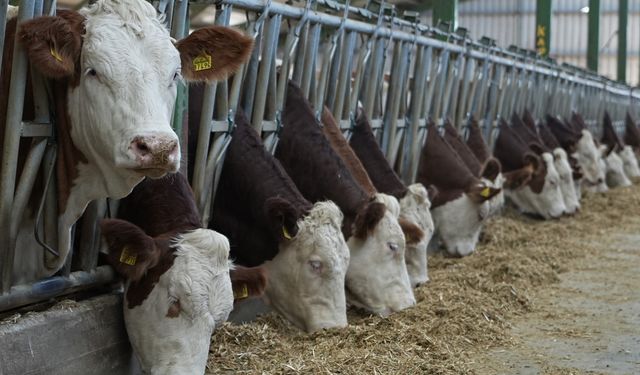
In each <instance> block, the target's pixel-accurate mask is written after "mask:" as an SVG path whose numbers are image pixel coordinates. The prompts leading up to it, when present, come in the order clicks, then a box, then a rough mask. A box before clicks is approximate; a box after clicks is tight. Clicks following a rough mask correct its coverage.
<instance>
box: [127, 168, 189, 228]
mask: <svg viewBox="0 0 640 375" xmlns="http://www.w3.org/2000/svg"><path fill="white" fill-rule="evenodd" d="M118 218H120V219H123V220H127V221H128V222H130V223H133V224H135V225H137V226H138V227H140V229H142V230H143V231H144V232H145V233H146V234H147V235H149V236H151V237H157V236H160V235H163V234H167V233H170V234H176V233H183V232H185V231H188V230H193V229H197V228H200V227H201V221H200V216H199V215H198V209H197V207H196V204H195V199H194V197H193V192H192V191H191V188H190V187H189V183H188V182H187V179H186V178H185V177H184V175H182V174H181V173H174V174H168V175H166V176H164V177H162V178H159V179H151V178H145V179H144V180H143V181H142V182H141V183H139V184H138V185H137V186H136V187H135V188H134V189H133V191H132V192H131V194H129V195H128V196H127V197H125V198H123V199H122V200H121V201H120V206H119V209H118Z"/></svg>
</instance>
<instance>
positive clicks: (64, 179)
mask: <svg viewBox="0 0 640 375" xmlns="http://www.w3.org/2000/svg"><path fill="white" fill-rule="evenodd" d="M16 22H17V21H16V19H15V18H14V19H11V20H10V21H9V22H8V23H7V25H6V32H5V45H4V51H3V58H2V81H1V83H0V85H1V86H0V94H1V95H2V96H1V97H2V98H3V99H2V100H1V101H0V102H1V103H0V116H1V117H0V118H1V119H2V120H1V121H2V124H6V123H5V121H6V118H7V105H8V100H9V86H10V82H11V71H12V66H11V63H12V60H13V47H14V40H15V32H16ZM76 65H78V64H76ZM78 75H79V71H77V72H76V74H75V76H74V77H72V78H69V79H60V80H52V81H51V86H52V98H51V99H52V100H53V110H54V111H53V112H54V116H53V118H52V119H51V120H52V122H53V124H54V126H55V128H54V129H55V130H54V132H55V137H56V141H57V146H58V147H57V149H58V152H57V154H58V155H57V158H56V177H57V182H58V208H59V212H60V213H63V212H65V211H66V207H67V202H68V200H69V194H70V192H71V186H72V184H73V181H74V179H75V178H76V177H78V169H77V166H78V164H79V163H80V162H83V163H86V162H87V158H86V157H85V156H84V155H83V154H82V153H81V152H80V151H79V150H78V149H77V148H76V147H75V145H74V144H73V141H72V140H71V121H70V119H69V111H68V107H67V97H68V92H69V88H70V86H71V85H77V84H78ZM22 117H23V120H24V121H29V120H33V118H34V104H33V91H32V88H31V73H30V72H28V73H27V85H26V93H25V102H24V110H23V116H22ZM4 128H5V126H4V125H3V126H2V129H0V149H1V148H2V145H4ZM21 143H22V144H23V145H26V144H27V143H25V142H24V141H21ZM21 149H22V148H21ZM20 154H21V156H19V161H18V173H20V170H21V167H22V165H23V163H24V158H25V153H24V152H21V153H20Z"/></svg>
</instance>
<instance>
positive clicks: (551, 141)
mask: <svg viewBox="0 0 640 375" xmlns="http://www.w3.org/2000/svg"><path fill="white" fill-rule="evenodd" d="M538 133H539V134H540V138H542V142H544V144H545V145H546V146H547V147H548V148H550V149H552V150H555V149H556V148H559V147H561V145H560V142H558V139H557V138H556V137H555V135H553V133H552V132H551V130H549V127H548V126H547V124H545V123H541V124H540V126H539V127H538Z"/></svg>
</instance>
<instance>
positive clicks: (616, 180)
mask: <svg viewBox="0 0 640 375" xmlns="http://www.w3.org/2000/svg"><path fill="white" fill-rule="evenodd" d="M600 140H601V142H602V143H603V144H604V145H605V146H606V151H605V155H604V156H603V157H604V161H605V163H606V165H607V172H606V179H607V185H609V187H611V188H613V187H618V186H631V180H629V177H639V176H640V170H638V168H637V167H638V160H637V159H635V156H634V155H633V150H632V149H631V147H627V149H626V150H627V151H626V152H624V151H625V146H624V144H623V143H622V140H621V139H620V137H618V134H617V133H616V130H615V129H614V128H613V123H612V121H611V116H609V113H608V112H606V111H605V112H604V120H603V123H602V137H601V139H600ZM623 152H624V157H625V158H626V160H625V159H623ZM627 172H629V173H631V175H627Z"/></svg>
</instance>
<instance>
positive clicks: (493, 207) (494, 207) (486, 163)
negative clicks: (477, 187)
mask: <svg viewBox="0 0 640 375" xmlns="http://www.w3.org/2000/svg"><path fill="white" fill-rule="evenodd" d="M470 126H471V127H474V129H473V130H470V133H471V134H470V137H480V138H479V139H477V140H476V139H474V140H473V141H472V143H478V145H480V143H481V144H482V147H486V144H485V143H484V140H483V138H482V134H481V131H480V127H479V126H478V124H477V122H475V120H474V119H471V125H470ZM444 139H445V141H447V143H448V144H449V146H451V148H453V149H454V150H455V151H456V153H457V154H458V157H460V159H461V160H462V161H463V162H464V164H465V165H466V166H467V168H468V169H469V171H470V172H471V173H472V174H473V175H474V176H475V177H477V178H479V179H480V180H481V181H482V182H483V183H484V184H485V185H487V186H490V187H492V188H494V189H500V192H499V193H498V194H496V195H495V196H494V197H492V198H491V199H489V200H487V205H488V210H489V211H488V216H493V215H495V214H497V213H498V212H499V211H500V210H501V209H502V207H503V206H504V193H503V191H502V186H503V184H504V177H503V176H502V166H501V165H500V162H499V161H498V160H497V159H496V158H493V157H490V156H488V157H486V159H484V160H483V161H482V162H481V161H480V160H479V159H478V158H477V157H476V155H475V153H474V152H473V151H472V150H471V149H470V148H469V146H468V145H467V143H465V142H464V140H463V139H462V136H461V135H460V134H459V133H458V130H457V129H456V128H455V127H454V126H453V125H452V124H451V122H449V121H448V120H447V121H445V124H444ZM479 153H483V151H482V150H481V151H479Z"/></svg>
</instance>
